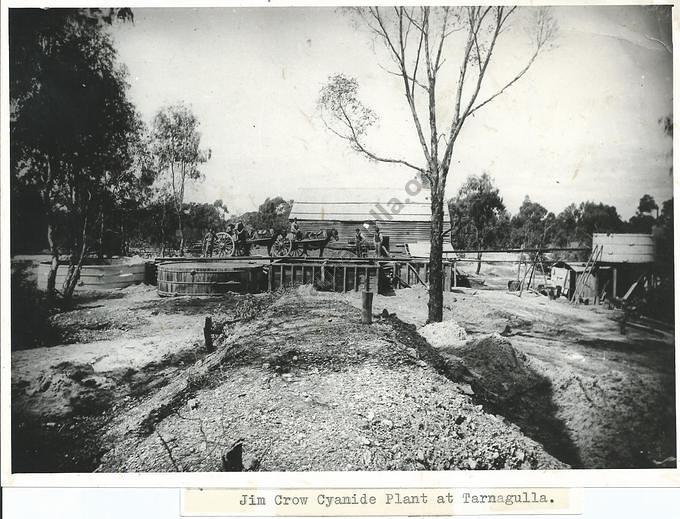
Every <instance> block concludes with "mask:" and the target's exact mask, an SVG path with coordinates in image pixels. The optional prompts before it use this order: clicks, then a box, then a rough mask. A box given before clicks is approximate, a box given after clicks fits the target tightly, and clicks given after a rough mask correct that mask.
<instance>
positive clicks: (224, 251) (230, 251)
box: [217, 234, 236, 257]
mask: <svg viewBox="0 0 680 519" xmlns="http://www.w3.org/2000/svg"><path fill="white" fill-rule="evenodd" d="M235 250H236V244H235V243H234V238H232V237H231V235H229V234H225V235H224V236H223V237H221V239H220V241H219V243H218V249H217V255H218V256H221V257H228V256H233V255H234V251H235Z"/></svg>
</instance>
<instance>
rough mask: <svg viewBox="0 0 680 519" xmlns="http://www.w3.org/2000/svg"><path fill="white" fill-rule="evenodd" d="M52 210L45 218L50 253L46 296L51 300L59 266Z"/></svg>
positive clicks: (54, 291)
mask: <svg viewBox="0 0 680 519" xmlns="http://www.w3.org/2000/svg"><path fill="white" fill-rule="evenodd" d="M51 217H52V211H49V212H48V219H47V242H48V243H49V245H50V253H51V255H52V258H51V261H50V271H49V273H48V274H47V298H48V300H49V301H50V302H53V301H54V299H55V297H56V295H57V288H56V285H57V269H58V268H59V250H58V249H57V245H56V243H55V241H54V224H53V223H52V221H51Z"/></svg>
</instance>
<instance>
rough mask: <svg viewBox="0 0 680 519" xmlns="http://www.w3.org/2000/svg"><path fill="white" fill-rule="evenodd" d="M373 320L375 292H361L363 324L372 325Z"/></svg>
mask: <svg viewBox="0 0 680 519" xmlns="http://www.w3.org/2000/svg"><path fill="white" fill-rule="evenodd" d="M372 320H373V292H368V291H367V290H364V291H363V292H361V322H362V323H363V324H371V322H372Z"/></svg>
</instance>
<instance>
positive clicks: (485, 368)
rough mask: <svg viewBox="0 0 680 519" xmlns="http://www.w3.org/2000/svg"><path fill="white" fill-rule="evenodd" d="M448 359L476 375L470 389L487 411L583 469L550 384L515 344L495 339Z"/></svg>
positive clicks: (472, 344)
mask: <svg viewBox="0 0 680 519" xmlns="http://www.w3.org/2000/svg"><path fill="white" fill-rule="evenodd" d="M445 354H448V355H449V356H452V357H453V358H454V359H456V360H458V361H460V362H461V363H462V365H463V366H464V367H465V368H466V369H467V370H469V371H470V373H471V374H472V377H473V378H472V380H470V385H471V386H472V388H473V391H474V393H475V396H476V398H477V399H479V401H481V402H482V403H483V404H484V405H485V407H486V408H487V409H489V410H490V411H492V412H495V413H498V414H501V415H503V416H504V417H506V418H507V419H508V420H510V421H511V422H513V423H515V424H517V425H518V426H519V427H520V428H521V429H522V431H523V432H524V433H525V434H527V435H528V436H530V437H531V438H533V439H535V440H536V441H538V442H540V443H541V444H542V445H543V446H544V447H545V449H546V450H547V451H548V452H549V453H550V454H552V455H553V456H555V457H556V458H558V459H560V460H562V461H564V462H565V463H569V464H570V465H573V466H578V465H580V463H581V462H580V458H579V456H578V451H577V449H576V447H575V445H574V443H573V441H572V438H571V436H570V435H569V433H568V431H567V429H566V426H565V423H564V422H563V420H562V419H561V417H559V416H558V409H557V407H556V405H555V403H554V401H553V388H552V383H551V381H550V379H548V378H547V377H546V376H545V375H544V374H543V373H541V372H540V371H539V370H538V369H537V367H536V366H535V365H534V363H533V362H532V361H531V360H530V359H529V358H528V357H527V356H526V355H525V354H524V353H522V352H521V351H519V350H517V349H516V348H515V347H514V346H513V345H512V343H511V341H510V340H509V339H507V338H506V337H502V336H501V335H498V334H492V335H488V336H485V337H481V338H479V339H476V340H474V341H471V342H469V343H467V344H466V345H465V346H464V347H462V348H458V349H456V350H454V351H453V353H452V352H451V351H450V350H449V351H447V352H446V353H445ZM450 358H451V357H450Z"/></svg>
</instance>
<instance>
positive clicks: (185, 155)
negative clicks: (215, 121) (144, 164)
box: [152, 103, 211, 255]
mask: <svg viewBox="0 0 680 519" xmlns="http://www.w3.org/2000/svg"><path fill="white" fill-rule="evenodd" d="M198 126H199V122H198V119H197V118H196V116H195V115H194V113H193V112H192V111H191V109H190V108H189V107H187V106H186V105H184V104H183V103H179V104H175V105H171V106H166V107H164V108H162V109H161V110H159V111H158V113H156V116H155V117H154V120H153V129H152V141H153V144H152V149H153V154H154V157H155V160H156V163H157V168H158V172H159V178H160V179H162V180H161V185H160V186H159V190H160V192H162V193H167V194H168V195H169V197H170V198H171V199H172V202H173V205H174V207H175V211H176V213H177V221H178V227H179V237H180V244H179V249H180V255H184V227H183V219H182V213H183V210H184V191H185V188H186V184H187V181H190V180H199V179H200V178H201V172H200V170H199V168H198V167H199V165H200V164H203V163H204V162H207V161H208V160H209V159H210V153H211V152H210V150H209V149H207V150H202V149H201V148H200V143H201V133H200V132H199V131H198Z"/></svg>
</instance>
